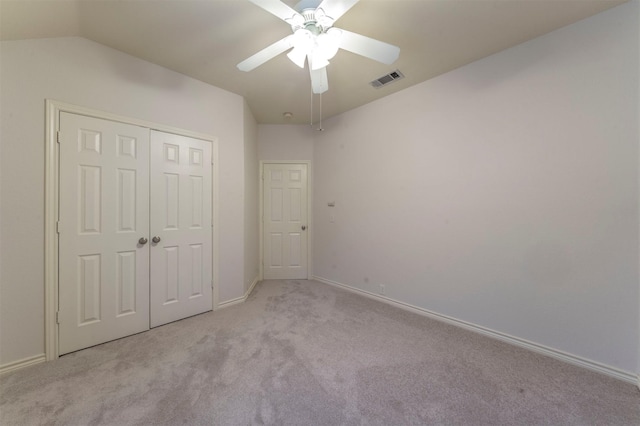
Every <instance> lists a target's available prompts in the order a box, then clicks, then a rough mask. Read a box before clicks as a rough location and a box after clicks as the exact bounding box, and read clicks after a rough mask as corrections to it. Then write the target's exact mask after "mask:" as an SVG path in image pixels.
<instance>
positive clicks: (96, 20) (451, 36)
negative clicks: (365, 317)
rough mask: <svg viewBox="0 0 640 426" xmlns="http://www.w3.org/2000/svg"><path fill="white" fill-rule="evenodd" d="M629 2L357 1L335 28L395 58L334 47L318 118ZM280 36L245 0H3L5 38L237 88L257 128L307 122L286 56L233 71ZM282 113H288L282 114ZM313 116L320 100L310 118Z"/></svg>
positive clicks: (298, 77) (0, 13)
mask: <svg viewBox="0 0 640 426" xmlns="http://www.w3.org/2000/svg"><path fill="white" fill-rule="evenodd" d="M626 1H627V0H580V1H576V0H361V1H360V2H358V3H357V4H356V5H355V6H354V7H353V8H352V9H351V10H349V11H348V12H347V13H346V14H345V15H344V16H343V17H342V18H340V19H339V21H338V23H337V24H336V25H337V26H339V27H340V28H344V29H347V30H349V31H353V32H357V33H360V34H363V35H366V36H368V37H372V38H375V39H378V40H383V41H385V42H388V43H391V44H394V45H396V46H399V47H400V49H401V51H400V57H399V59H398V60H397V61H396V62H395V63H393V64H391V65H384V64H380V63H378V62H375V61H372V60H370V59H366V58H364V57H361V56H358V55H355V54H353V53H350V52H347V51H343V50H340V51H339V52H338V54H337V55H336V57H335V58H334V59H333V60H332V61H331V64H330V65H329V66H328V68H327V71H328V78H329V91H328V92H326V93H324V94H323V95H322V115H323V117H324V118H328V117H330V116H333V115H336V114H339V113H342V112H344V111H348V110H350V109H352V108H355V107H358V106H360V105H363V104H366V103H368V102H371V101H373V100H375V99H378V98H381V97H383V96H387V95H389V94H391V93H394V92H396V91H399V90H402V89H404V88H406V87H409V86H412V85H415V84H417V83H420V82H423V81H425V80H428V79H430V78H433V77H435V76H437V75H439V74H442V73H445V72H447V71H450V70H452V69H455V68H457V67H460V66H462V65H465V64H467V63H470V62H473V61H475V60H477V59H480V58H483V57H485V56H488V55H491V54H493V53H496V52H499V51H501V50H503V49H506V48H509V47H511V46H514V45H516V44H519V43H522V42H524V41H527V40H530V39H532V38H535V37H537V36H540V35H542V34H545V33H548V32H550V31H553V30H555V29H557V28H560V27H563V26H565V25H569V24H571V23H573V22H576V21H579V20H581V19H584V18H587V17H589V16H592V15H594V14H597V13H599V12H602V11H604V10H606V9H608V8H611V7H614V6H617V5H619V4H621V3H624V2H626ZM284 2H285V3H286V4H288V5H289V6H291V7H294V6H295V5H296V3H297V1H296V0H293V1H291V0H285V1H284ZM338 24H339V25H338ZM288 34H291V28H290V27H289V26H288V25H286V24H285V23H284V22H282V21H281V20H279V19H278V18H277V17H275V16H273V15H271V14H270V13H268V12H266V11H265V10H263V9H261V8H259V7H257V6H256V5H254V4H252V3H251V2H249V1H248V0H162V1H155V0H144V1H143V0H118V1H116V0H1V1H0V38H1V39H2V40H16V39H28V38H43V37H65V36H80V37H85V38H87V39H90V40H93V41H95V42H97V43H101V44H103V45H106V46H109V47H112V48H114V49H117V50H120V51H122V52H125V53H128V54H131V55H133V56H136V57H139V58H141V59H144V60H147V61H149V62H152V63H155V64H158V65H161V66H163V67H166V68H169V69H171V70H174V71H177V72H180V73H182V74H185V75H188V76H190V77H193V78H196V79H198V80H201V81H204V82H206V83H209V84H212V85H214V86H217V87H220V88H223V89H226V90H229V91H231V92H234V93H237V94H239V95H242V96H244V97H245V98H246V100H247V102H248V104H249V106H250V108H251V110H252V112H253V114H254V116H255V118H256V120H257V121H258V122H259V123H274V124H276V123H285V122H286V123H308V122H309V121H310V115H309V113H310V108H311V89H310V79H309V73H308V72H307V71H306V70H301V69H300V68H298V67H297V66H296V65H294V64H293V63H292V62H291V61H290V60H289V59H288V58H287V56H286V55H279V56H278V57H276V58H274V59H272V60H270V61H268V62H267V63H265V64H264V65H262V66H260V67H258V68H257V69H255V70H253V71H251V72H242V71H239V70H238V69H237V68H236V64H238V63H239V62H241V61H242V60H244V59H246V58H247V57H249V56H251V55H252V54H254V53H256V52H258V51H259V50H261V49H262V48H264V47H266V46H267V45H269V44H271V43H273V42H275V41H277V40H279V39H281V38H283V37H285V36H287V35H288ZM396 69H399V70H400V71H401V72H402V73H404V75H405V76H406V77H405V78H404V79H402V80H398V81H397V82H394V83H393V84H390V85H388V86H384V87H382V88H379V89H374V88H372V87H371V86H370V85H369V82H370V81H372V80H374V79H377V78H378V77H381V76H383V75H385V74H387V73H389V72H391V71H394V70H396ZM287 111H288V112H292V113H293V118H292V119H285V118H284V117H283V113H284V112H287ZM318 114H319V99H318V97H317V95H316V99H315V111H314V118H315V119H316V120H317V118H318Z"/></svg>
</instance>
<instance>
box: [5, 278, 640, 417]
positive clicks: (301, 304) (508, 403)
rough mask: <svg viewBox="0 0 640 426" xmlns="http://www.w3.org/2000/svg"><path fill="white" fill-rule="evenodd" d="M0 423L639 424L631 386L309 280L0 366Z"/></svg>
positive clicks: (271, 286) (266, 284) (637, 396)
mask: <svg viewBox="0 0 640 426" xmlns="http://www.w3.org/2000/svg"><path fill="white" fill-rule="evenodd" d="M0 381H1V384H0V424H2V425H7V426H9V425H249V424H272V425H405V424H429V425H437V424H445V425H640V391H639V390H638V389H637V388H636V387H635V386H633V385H631V384H628V383H624V382H621V381H618V380H616V379H612V378H610V377H607V376H604V375H602V374H598V373H595V372H591V371H589V370H585V369H582V368H579V367H576V366H573V365H569V364H566V363H563V362H561V361H558V360H555V359H552V358H549V357H545V356H543V355H539V354H536V353H533V352H530V351H527V350H525V349H521V348H518V347H515V346H512V345H509V344H506V343H503V342H500V341H497V340H494V339H491V338H487V337H484V336H482V335H480V334H476V333H472V332H469V331H466V330H463V329H460V328H457V327H454V326H451V325H448V324H444V323H441V322H438V321H434V320H431V319H428V318H425V317H422V316H419V315H416V314H413V313H410V312H406V311H403V310H400V309H397V308H395V307H392V306H389V305H386V304H383V303H380V302H377V301H374V300H370V299H368V298H364V297H362V296H359V295H356V294H352V293H349V292H346V291H343V290H341V289H337V288H334V287H330V286H327V285H324V284H321V283H318V282H314V281H277V280H273V281H263V282H261V283H259V284H258V285H257V286H256V288H255V289H254V291H253V293H252V294H251V296H250V297H249V299H248V300H247V301H246V302H245V303H243V304H240V305H236V306H232V307H229V308H226V309H223V310H220V311H217V312H211V313H207V314H202V315H198V316H195V317H192V318H188V319H185V320H182V321H178V322H175V323H172V324H169V325H166V326H163V327H159V328H155V329H153V330H151V331H148V332H145V333H141V334H138V335H135V336H130V337H127V338H124V339H120V340H117V341H113V342H110V343H106V344H103V345H99V346H95V347H92V348H89V349H85V350H82V351H79V352H75V353H72V354H69V355H66V356H63V357H61V358H60V359H59V360H57V361H54V362H48V363H43V364H38V365H35V366H32V367H29V368H25V369H23V370H19V371H16V372H13V373H10V374H7V375H5V376H3V377H2V378H0Z"/></svg>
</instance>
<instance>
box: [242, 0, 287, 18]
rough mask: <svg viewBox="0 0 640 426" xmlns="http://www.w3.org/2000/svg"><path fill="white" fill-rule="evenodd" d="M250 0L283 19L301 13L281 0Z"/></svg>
mask: <svg viewBox="0 0 640 426" xmlns="http://www.w3.org/2000/svg"><path fill="white" fill-rule="evenodd" d="M249 1H250V2H251V3H253V4H255V5H257V6H260V7H261V8H263V9H264V10H266V11H267V12H269V13H272V14H273V15H275V16H277V17H278V18H280V19H282V20H283V21H285V20H287V19H291V18H293V17H294V16H296V15H300V14H299V13H298V12H296V11H295V10H294V9H292V8H290V7H289V6H287V5H286V4H284V3H282V2H281V1H280V0H249Z"/></svg>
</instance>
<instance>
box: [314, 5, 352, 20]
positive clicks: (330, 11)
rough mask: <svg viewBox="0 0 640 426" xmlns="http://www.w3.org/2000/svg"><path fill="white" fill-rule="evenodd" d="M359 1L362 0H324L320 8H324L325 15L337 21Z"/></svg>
mask: <svg viewBox="0 0 640 426" xmlns="http://www.w3.org/2000/svg"><path fill="white" fill-rule="evenodd" d="M359 1H360V0H324V1H323V2H322V3H320V5H319V6H318V9H322V10H323V11H324V13H325V15H327V16H328V17H330V18H331V19H333V20H334V22H335V21H337V20H338V19H340V17H341V16H342V15H344V14H345V13H347V11H348V10H349V9H351V8H352V7H353V5H355V4H356V3H358V2H359Z"/></svg>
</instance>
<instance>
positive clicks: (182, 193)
mask: <svg viewBox="0 0 640 426" xmlns="http://www.w3.org/2000/svg"><path fill="white" fill-rule="evenodd" d="M211 170H212V165H211V143H210V142H207V141H203V140H200V139H194V138H189V137H185V136H178V135H173V134H169V133H163V132H158V131H154V130H152V131H151V205H152V208H151V237H152V238H153V239H152V241H150V243H151V327H156V326H158V325H162V324H166V323H168V322H171V321H176V320H179V319H181V318H186V317H188V316H191V315H196V314H199V313H202V312H206V311H210V310H211V309H212V308H213V299H212V270H211V269H212V267H211V259H212V257H211V252H212V243H211V235H212V232H211V231H212V229H211V226H212V225H211V199H212V194H211V192H212V188H211Z"/></svg>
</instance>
